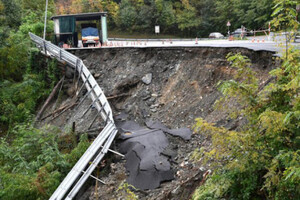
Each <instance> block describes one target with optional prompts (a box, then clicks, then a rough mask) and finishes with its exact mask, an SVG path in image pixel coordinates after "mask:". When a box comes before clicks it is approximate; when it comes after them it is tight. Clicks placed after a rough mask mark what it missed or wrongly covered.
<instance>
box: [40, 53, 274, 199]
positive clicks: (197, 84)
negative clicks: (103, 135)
mask: <svg viewBox="0 0 300 200" xmlns="http://www.w3.org/2000/svg"><path fill="white" fill-rule="evenodd" d="M230 52H233V53H238V52H241V53H242V54H243V55H246V56H248V57H249V58H250V59H251V61H252V63H253V65H252V66H251V67H252V68H253V69H254V70H256V71H258V72H259V73H258V75H259V77H258V78H259V80H260V83H261V85H264V84H266V83H268V82H269V81H270V80H272V79H271V77H270V76H269V75H268V72H269V71H270V70H271V69H272V68H273V67H275V66H276V61H275V59H274V57H273V52H265V51H258V52H255V51H252V50H248V49H242V48H209V47H207V48H206V47H202V48H107V49H106V48H101V49H86V50H76V51H72V53H74V54H75V55H76V56H78V57H80V58H81V59H82V60H83V62H84V63H85V64H86V66H87V67H88V68H89V70H90V71H91V73H92V74H93V76H94V77H95V79H96V80H97V82H98V84H99V85H100V87H101V88H102V89H103V90H104V93H105V94H106V96H107V97H108V99H109V102H110V104H111V106H112V108H113V111H114V116H116V115H118V114H120V113H122V115H124V113H125V114H126V115H127V114H128V118H129V119H130V120H134V121H136V122H137V123H138V124H140V125H144V124H145V122H146V121H149V120H157V121H159V122H162V123H163V124H165V125H166V126H167V127H169V128H172V129H176V128H182V127H188V128H191V129H192V126H193V125H194V123H195V118H197V117H202V118H204V119H206V120H207V121H209V122H214V123H216V124H217V125H219V126H225V127H227V128H229V129H237V128H238V127H239V126H241V125H242V124H243V123H245V121H244V120H243V119H242V118H240V119H239V120H231V119H228V115H227V113H225V112H221V111H217V110H214V108H213V105H214V103H215V101H216V100H217V99H218V98H219V97H220V93H219V91H218V90H217V84H218V82H219V81H222V80H228V79H231V78H233V76H234V74H235V73H236V71H235V69H233V68H231V67H230V63H229V62H227V60H226V55H227V54H228V53H230ZM66 76H67V77H69V79H68V80H67V81H66V82H67V84H65V86H64V88H65V91H66V90H68V92H66V94H69V96H72V93H74V91H73V92H72V79H73V75H72V72H71V73H70V70H67V72H66ZM81 95H82V94H81ZM70 99H71V97H67V96H65V98H64V100H63V101H62V102H61V105H63V104H67V103H68V102H69V101H70ZM90 103H91V101H90V100H87V101H85V102H84V103H83V105H82V106H80V107H76V108H75V109H73V110H72V109H70V110H68V111H67V112H65V113H63V114H62V115H60V116H59V117H57V118H56V119H54V120H51V121H50V120H49V119H48V120H45V121H44V122H43V123H52V124H54V125H57V126H60V127H61V128H66V127H71V126H72V123H73V122H76V132H77V133H82V132H85V131H86V130H87V125H89V124H90V121H91V120H92V119H93V118H94V115H95V111H94V110H93V109H91V110H90V111H89V112H88V113H87V114H86V115H85V116H84V117H81V116H82V115H83V113H84V112H85V110H86V109H87V108H88V106H89V105H90ZM61 105H58V106H57V107H59V106H61ZM228 105H229V106H238V105H236V103H235V102H234V101H232V102H228ZM97 127H101V122H96V123H95V124H94V126H93V128H97ZM98 132H99V131H98V130H97V131H95V132H94V133H93V132H89V134H90V135H93V134H98ZM168 139H169V141H170V146H169V147H168V150H169V153H170V154H173V155H172V156H173V157H174V161H172V168H173V169H174V171H175V180H173V181H171V182H165V183H163V184H161V186H160V188H157V189H154V190H151V191H144V192H138V193H137V194H138V195H139V198H140V199H176V200H177V199H188V198H189V197H190V195H191V194H192V193H193V191H194V189H195V188H196V187H197V186H198V185H199V184H200V182H201V178H202V175H203V172H205V170H203V169H202V168H206V169H209V165H206V166H204V165H202V163H201V161H200V162H198V163H193V162H192V161H190V160H189V156H190V155H191V153H192V151H193V150H194V149H195V148H200V147H202V146H205V147H209V145H210V141H209V139H208V138H204V137H202V136H201V135H199V134H193V135H192V139H191V140H190V141H188V142H186V141H184V140H182V139H180V138H176V137H172V136H168ZM116 144H117V145H116V146H118V142H117V143H116ZM108 157H109V156H108ZM101 165H102V168H103V169H102V170H101V171H102V172H101V174H100V177H101V179H103V180H104V181H105V182H106V183H107V184H106V185H101V184H98V188H97V190H95V189H94V187H93V186H91V187H90V188H89V190H87V192H85V194H84V195H83V194H82V193H81V194H79V196H81V198H80V199H86V198H89V199H97V198H96V197H97V196H98V197H100V199H109V200H111V199H118V198H119V197H121V199H122V198H124V197H122V193H121V192H118V191H117V190H116V189H117V188H118V187H119V185H120V184H121V183H122V182H123V181H124V180H125V179H126V172H125V171H126V170H125V168H124V165H125V161H124V160H120V159H119V158H116V157H114V158H108V159H107V161H106V162H104V163H102V164H101ZM200 169H201V170H200ZM96 191H97V192H96Z"/></svg>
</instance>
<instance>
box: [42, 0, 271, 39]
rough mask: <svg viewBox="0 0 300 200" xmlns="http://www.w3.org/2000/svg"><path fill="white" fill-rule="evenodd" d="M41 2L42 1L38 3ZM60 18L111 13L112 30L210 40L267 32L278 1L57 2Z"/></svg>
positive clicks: (127, 0) (105, 0)
mask: <svg viewBox="0 0 300 200" xmlns="http://www.w3.org/2000/svg"><path fill="white" fill-rule="evenodd" d="M36 1H38V0H36ZM56 5H57V7H58V8H59V9H58V11H59V14H69V13H84V12H95V11H108V13H109V14H108V22H109V23H108V25H109V26H110V27H109V30H112V29H115V30H114V31H126V32H127V33H128V32H129V33H133V32H140V33H148V34H153V35H154V26H155V25H159V26H160V30H161V33H163V34H171V35H173V36H174V35H175V36H177V37H178V36H185V37H196V36H198V37H208V35H209V33H211V32H221V33H223V34H226V33H227V27H226V23H227V21H230V22H231V24H232V27H230V29H231V31H233V30H235V29H237V28H240V27H241V26H242V25H244V26H245V27H246V28H248V29H249V30H254V29H255V30H257V29H267V27H268V22H269V21H270V20H271V14H272V7H273V6H274V0H249V1H244V0H226V1H224V0H147V1H144V0H93V1H88V0H72V1H69V3H68V2H62V1H57V3H56Z"/></svg>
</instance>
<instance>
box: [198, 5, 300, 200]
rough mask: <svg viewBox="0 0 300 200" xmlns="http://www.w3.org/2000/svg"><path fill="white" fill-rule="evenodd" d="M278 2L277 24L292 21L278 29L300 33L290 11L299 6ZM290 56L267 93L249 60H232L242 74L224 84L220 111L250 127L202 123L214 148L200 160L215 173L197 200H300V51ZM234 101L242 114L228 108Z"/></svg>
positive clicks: (231, 57)
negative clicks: (232, 127)
mask: <svg viewBox="0 0 300 200" xmlns="http://www.w3.org/2000/svg"><path fill="white" fill-rule="evenodd" d="M278 2H279V4H278V5H277V9H276V10H275V12H274V16H280V17H279V18H278V17H277V18H275V22H278V21H277V20H281V22H282V19H283V18H284V19H287V20H285V21H284V23H278V25H279V24H280V25H281V26H282V25H284V26H285V27H284V28H291V29H296V30H297V28H298V22H296V21H295V15H294V14H295V12H294V11H293V9H291V7H288V6H292V7H293V6H294V4H295V3H296V2H295V1H286V2H284V1H278ZM289 3H290V4H289ZM287 53H288V54H287V55H285V56H283V59H282V65H281V67H280V68H277V69H274V70H272V71H271V72H270V75H271V77H272V78H271V79H270V83H269V84H267V85H265V86H263V88H261V86H260V85H259V83H258V80H257V78H256V74H255V72H254V71H253V70H252V69H251V63H250V61H249V59H248V58H246V57H245V56H242V55H240V54H237V55H228V61H230V62H232V67H233V68H235V69H236V70H237V74H236V77H235V80H229V81H226V82H223V83H221V84H220V87H219V88H220V91H221V93H222V94H223V95H224V96H223V98H221V99H220V100H219V101H218V102H217V104H216V105H217V108H218V109H221V108H225V109H226V110H227V111H228V112H229V113H230V114H231V115H230V117H231V118H233V119H234V118H237V117H243V118H245V119H246V120H247V122H248V123H247V125H245V126H244V127H242V128H241V129H242V130H240V131H230V130H227V129H225V128H223V127H216V126H214V124H210V123H207V122H206V121H205V120H203V119H201V118H199V119H197V123H196V125H195V129H196V130H197V131H198V132H199V133H200V134H203V135H204V136H206V137H207V138H209V139H211V141H212V146H211V148H209V149H203V148H202V149H200V150H196V152H195V153H194V158H196V159H197V158H199V157H202V156H203V157H204V160H205V162H210V164H211V166H212V167H213V168H214V170H215V171H214V173H213V174H212V176H211V177H210V178H209V179H208V180H207V182H206V183H205V184H204V185H203V186H202V187H199V188H198V189H197V191H196V192H195V194H194V197H193V199H195V200H196V199H197V200H198V199H221V198H225V199H278V200H279V199H280V200H284V199H300V151H299V149H300V51H299V50H295V49H293V48H290V49H289V51H287ZM230 100H235V101H237V102H238V103H239V105H240V108H226V102H227V101H230Z"/></svg>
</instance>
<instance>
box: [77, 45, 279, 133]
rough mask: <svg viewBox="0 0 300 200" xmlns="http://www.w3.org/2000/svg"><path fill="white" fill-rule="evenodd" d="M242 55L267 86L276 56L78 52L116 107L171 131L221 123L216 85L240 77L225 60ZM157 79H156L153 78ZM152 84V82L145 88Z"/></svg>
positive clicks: (217, 51) (222, 51) (213, 51)
mask: <svg viewBox="0 0 300 200" xmlns="http://www.w3.org/2000/svg"><path fill="white" fill-rule="evenodd" d="M229 52H241V53H242V54H244V55H246V56H248V57H249V58H250V59H251V60H252V62H253V67H254V68H255V69H256V70H258V71H259V72H260V73H259V74H260V79H261V81H265V80H266V79H267V78H268V77H267V74H268V72H269V70H270V67H271V66H272V62H273V60H272V53H271V52H254V51H250V50H246V49H237V48H233V49H231V48H146V49H133V48H123V49H99V50H95V51H91V50H86V51H82V50H81V51H79V52H74V53H75V54H76V55H77V56H79V57H80V58H82V59H83V61H84V62H85V64H86V65H87V66H88V67H89V69H90V70H91V72H92V73H93V74H94V76H95V78H96V79H97V81H98V83H99V84H100V85H101V87H103V88H104V90H105V93H106V94H107V96H115V95H120V96H121V97H119V98H114V99H112V100H111V103H112V105H113V107H114V108H115V110H116V111H121V110H126V111H127V112H128V113H129V114H130V115H131V116H133V117H134V118H135V119H136V120H137V121H139V122H142V121H143V120H144V119H145V118H149V117H151V118H157V119H159V120H161V121H162V122H164V123H165V124H166V125H169V126H172V127H180V126H190V125H192V124H193V122H194V119H195V118H196V117H204V118H207V119H208V120H209V121H215V122H219V121H220V120H222V119H224V117H223V116H219V114H218V113H216V112H214V111H213V108H212V105H213V103H214V102H215V100H216V99H217V98H218V97H219V93H218V92H217V90H216V89H217V88H216V84H217V83H218V82H219V81H221V80H225V79H229V78H231V77H232V75H233V74H234V73H235V71H234V70H233V69H232V68H229V63H228V62H227V61H226V55H227V54H228V53H229ZM151 77H152V78H151ZM143 79H144V81H146V82H147V81H149V82H150V83H149V84H147V83H144V82H143Z"/></svg>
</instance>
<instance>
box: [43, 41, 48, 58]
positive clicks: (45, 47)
mask: <svg viewBox="0 0 300 200" xmlns="http://www.w3.org/2000/svg"><path fill="white" fill-rule="evenodd" d="M43 43H44V49H45V54H46V55H47V48H46V41H45V40H44V41H43Z"/></svg>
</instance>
